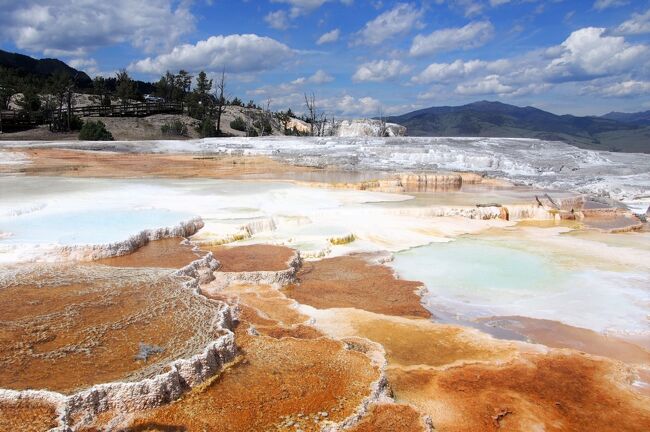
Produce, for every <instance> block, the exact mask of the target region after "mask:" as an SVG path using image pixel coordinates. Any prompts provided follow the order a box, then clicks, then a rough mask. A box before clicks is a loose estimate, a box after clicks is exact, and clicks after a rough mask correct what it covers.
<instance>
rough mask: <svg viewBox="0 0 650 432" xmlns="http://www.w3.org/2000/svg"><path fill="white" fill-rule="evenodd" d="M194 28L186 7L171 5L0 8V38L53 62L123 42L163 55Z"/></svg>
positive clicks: (68, 3) (63, 1)
mask: <svg viewBox="0 0 650 432" xmlns="http://www.w3.org/2000/svg"><path fill="white" fill-rule="evenodd" d="M194 24H195V18H194V16H193V15H192V13H191V12H190V10H189V3H188V2H186V1H182V2H180V3H179V2H175V1H172V0H149V1H146V2H133V1H130V0H112V1H110V2H107V1H105V2H96V1H92V0H50V1H48V2H43V1H38V0H21V1H15V2H3V6H2V11H1V12H0V36H1V37H4V38H8V39H11V40H12V41H13V42H14V43H15V44H16V46H17V47H18V48H20V49H26V50H30V51H38V52H43V53H45V54H46V55H54V56H58V55H70V56H73V55H74V56H82V55H85V54H86V53H88V52H89V51H92V50H95V49H97V48H100V47H104V46H109V45H114V44H118V43H125V42H126V43H130V44H131V45H133V46H134V47H136V48H140V49H144V50H145V51H147V52H155V51H158V50H165V49H169V48H170V47H172V46H173V45H174V44H176V43H177V42H178V40H179V38H180V37H181V36H183V35H185V34H187V33H189V32H190V31H192V30H193V29H194Z"/></svg>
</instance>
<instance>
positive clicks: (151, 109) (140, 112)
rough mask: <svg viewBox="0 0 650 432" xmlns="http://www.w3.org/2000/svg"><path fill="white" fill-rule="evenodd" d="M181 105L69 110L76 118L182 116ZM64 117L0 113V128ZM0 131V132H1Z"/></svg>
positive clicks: (42, 113) (65, 112) (63, 114)
mask: <svg viewBox="0 0 650 432" xmlns="http://www.w3.org/2000/svg"><path fill="white" fill-rule="evenodd" d="M183 108H184V107H183V104H182V103H173V102H169V103H168V102H156V103H152V102H143V103H131V104H118V105H109V106H103V105H88V106H82V107H74V108H72V109H71V112H72V114H73V115H75V116H77V117H146V116H149V115H153V114H182V113H183ZM59 115H60V116H61V117H66V116H67V115H68V110H67V109H63V110H62V111H61V113H60V114H59V111H58V110H51V111H36V112H30V113H27V112H23V111H0V128H2V129H6V130H8V129H14V128H25V127H30V126H37V125H42V124H49V123H51V122H52V121H53V120H55V119H57V118H58V117H59ZM2 129H0V130H2Z"/></svg>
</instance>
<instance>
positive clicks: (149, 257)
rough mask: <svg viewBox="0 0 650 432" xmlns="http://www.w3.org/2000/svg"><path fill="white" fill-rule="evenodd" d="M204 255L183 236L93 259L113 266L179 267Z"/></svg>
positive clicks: (96, 262)
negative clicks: (131, 250) (127, 252)
mask: <svg viewBox="0 0 650 432" xmlns="http://www.w3.org/2000/svg"><path fill="white" fill-rule="evenodd" d="M201 255H204V253H200V252H198V251H197V250H195V247H194V246H192V245H191V244H189V243H188V242H186V240H185V239H183V238H181V237H172V238H164V239H160V240H156V241H153V242H149V243H147V244H146V245H144V246H142V247H140V248H138V249H137V250H135V251H133V252H132V253H130V254H127V255H122V256H116V257H110V258H104V259H100V260H96V261H93V263H94V264H100V265H105V266H111V267H122V268H131V267H140V268H142V267H157V268H172V269H179V268H182V267H185V266H186V265H188V264H190V263H191V262H192V261H196V260H197V259H199V258H200V257H201Z"/></svg>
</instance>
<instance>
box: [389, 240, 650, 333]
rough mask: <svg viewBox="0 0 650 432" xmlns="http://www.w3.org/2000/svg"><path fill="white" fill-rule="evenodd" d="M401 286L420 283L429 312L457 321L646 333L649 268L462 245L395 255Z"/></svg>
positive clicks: (496, 245)
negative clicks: (519, 320)
mask: <svg viewBox="0 0 650 432" xmlns="http://www.w3.org/2000/svg"><path fill="white" fill-rule="evenodd" d="M392 266H393V267H394V268H395V270H396V271H397V273H398V274H399V275H400V276H401V277H403V278H406V279H413V280H419V281H422V282H423V283H424V284H425V285H426V287H427V290H428V292H429V293H428V294H427V295H426V296H425V298H424V303H425V304H426V306H427V307H428V308H429V309H430V310H431V311H432V313H434V314H435V312H436V310H442V311H444V312H445V313H455V314H458V315H459V318H462V319H466V320H468V319H473V318H478V317H489V316H504V315H506V316H507V315H521V316H527V317H533V318H540V319H551V320H556V321H561V322H564V323H566V324H569V325H573V326H577V327H583V328H589V329H592V330H595V331H598V332H614V333H631V334H646V333H650V323H649V321H648V310H649V309H648V307H649V306H650V272H648V268H647V267H646V268H630V269H628V270H626V271H613V270H612V269H611V268H609V266H607V265H601V264H598V261H590V260H586V259H582V258H580V259H575V260H571V259H569V260H567V257H558V256H557V255H556V253H555V251H554V250H553V249H551V248H549V247H544V246H536V245H535V244H534V243H532V242H529V241H528V240H521V241H513V240H503V239H498V238H490V237H487V238H485V237H478V238H477V237H468V238H460V239H457V240H456V241H453V242H450V243H435V244H431V245H427V246H423V247H419V248H415V249H411V250H408V251H403V252H400V253H398V254H396V255H395V260H394V262H393V263H392Z"/></svg>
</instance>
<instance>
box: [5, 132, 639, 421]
mask: <svg viewBox="0 0 650 432" xmlns="http://www.w3.org/2000/svg"><path fill="white" fill-rule="evenodd" d="M441 140H442V139H432V140H418V139H410V138H389V139H385V140H377V139H370V138H369V139H364V140H361V141H355V140H353V139H348V138H332V139H330V140H318V139H304V140H299V139H295V140H294V139H289V138H287V139H286V140H285V139H277V138H276V139H259V140H253V139H224V140H200V141H184V142H163V141H157V142H130V143H129V142H115V143H112V144H110V147H102V146H103V144H96V143H95V144H83V143H65V142H59V143H42V142H41V143H29V142H16V143H10V144H9V145H8V147H6V148H3V149H2V151H0V172H2V176H1V177H0V188H2V192H3V193H2V196H0V353H1V354H2V355H1V356H0V359H1V360H0V363H1V364H0V366H2V367H1V368H0V431H3V432H4V431H14V430H34V431H42V430H52V431H57V432H63V431H66V432H67V431H100V430H101V431H113V430H119V431H176V430H178V431H181V430H182V431H205V430H222V431H232V432H238V431H293V432H297V431H299V430H301V431H303V432H306V431H326V432H334V431H341V432H342V431H354V432H369V431H375V432H396V431H405V432H429V431H433V430H436V431H454V432H455V431H458V432H460V431H463V432H464V431H467V432H470V431H471V432H474V431H497V430H508V431H538V430H539V431H542V430H545V431H558V432H559V431H583V430H598V431H617V432H618V431H630V432H637V431H642V430H648V429H650V390H649V389H650V382H649V381H650V351H649V350H650V342H649V340H650V339H649V335H650V332H649V331H648V322H647V314H648V311H647V298H648V297H647V296H648V292H649V291H650V266H649V265H648V263H649V262H650V248H649V247H648V244H650V243H649V240H650V237H649V236H648V229H647V224H646V223H645V222H644V218H643V215H642V214H641V213H640V212H639V211H638V209H639V208H640V207H642V206H644V205H646V204H647V203H646V198H645V197H646V195H644V193H645V192H647V184H646V183H644V182H645V177H644V175H645V174H644V173H643V172H641V171H642V168H643V166H644V165H643V164H644V163H646V162H644V161H645V160H641V159H642V158H641V159H639V160H635V161H631V162H630V163H631V165H630V167H629V168H628V169H623V168H621V166H622V165H623V164H624V163H626V160H625V156H624V155H614V156H611V157H610V156H605V155H602V154H598V153H595V152H591V153H590V152H587V151H583V150H580V151H578V150H573V149H570V148H564V147H562V146H561V145H560V144H558V143H550V142H535V146H533V148H532V149H527V147H526V146H527V145H529V144H530V140H494V141H489V142H485V143H482V142H475V141H472V140H470V139H450V141H449V142H447V141H441ZM351 144H354V145H357V146H358V150H351V148H352V147H351ZM497 144H498V145H497ZM398 147H399V148H400V151H399V152H398V151H397V150H396V149H397V148H398ZM539 148H544V149H546V150H548V152H546V153H544V158H545V159H544V158H542V153H540V150H539ZM508 149H510V150H508ZM370 150H371V151H370ZM562 150H567V151H569V150H570V151H569V153H568V154H569V155H570V157H569V158H568V159H567V160H568V162H567V163H569V164H570V165H571V166H572V168H575V169H573V170H572V171H571V173H570V174H567V175H566V176H563V173H560V171H562V169H558V170H555V167H556V163H559V162H557V161H556V160H555V159H553V156H552V155H556V154H559V153H561V151H562ZM355 152H356V154H353V153H355ZM593 160H598V161H600V165H599V167H600V168H599V170H600V171H599V173H600V175H601V177H600V180H599V181H592V180H590V179H591V177H590V176H592V175H593V174H594V173H593V172H592V171H593V168H590V167H589V166H588V163H587V162H588V161H593ZM544 170H546V171H544ZM608 170H609V171H608ZM630 173H631V174H630ZM542 174H543V175H542ZM622 176H627V177H626V178H625V179H623V178H622ZM522 183H523V184H522ZM610 186H611V190H609V189H608V191H607V193H596V192H597V191H598V190H599V188H605V189H607V188H609V187H610ZM639 190H641V192H643V191H645V192H644V193H637V192H638V191H639Z"/></svg>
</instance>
